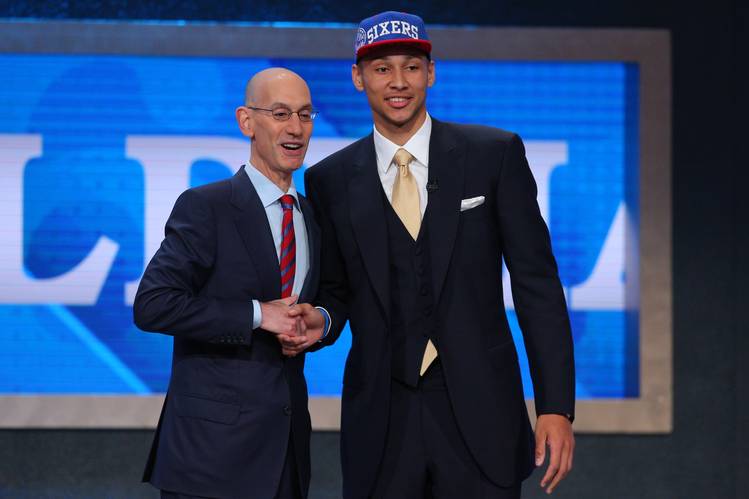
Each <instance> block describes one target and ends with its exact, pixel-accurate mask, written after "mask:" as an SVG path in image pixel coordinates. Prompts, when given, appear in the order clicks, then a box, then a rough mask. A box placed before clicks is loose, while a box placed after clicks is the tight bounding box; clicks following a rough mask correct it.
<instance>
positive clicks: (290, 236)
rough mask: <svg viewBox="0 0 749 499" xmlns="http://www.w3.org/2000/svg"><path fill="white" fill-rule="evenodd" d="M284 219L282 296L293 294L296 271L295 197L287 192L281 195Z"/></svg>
mask: <svg viewBox="0 0 749 499" xmlns="http://www.w3.org/2000/svg"><path fill="white" fill-rule="evenodd" d="M281 208H283V220H282V221H281V256H280V258H279V263H280V264H279V266H280V268H281V298H286V297H288V296H291V290H292V288H293V287H294V274H295V273H296V241H295V239H294V217H293V210H294V197H293V196H291V195H289V194H285V195H283V196H281Z"/></svg>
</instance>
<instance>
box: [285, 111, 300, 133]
mask: <svg viewBox="0 0 749 499" xmlns="http://www.w3.org/2000/svg"><path fill="white" fill-rule="evenodd" d="M286 133H288V134H289V135H293V136H295V137H298V136H299V135H302V133H304V128H303V124H302V120H300V119H299V115H298V114H297V113H294V114H292V115H291V118H289V119H288V121H287V122H286Z"/></svg>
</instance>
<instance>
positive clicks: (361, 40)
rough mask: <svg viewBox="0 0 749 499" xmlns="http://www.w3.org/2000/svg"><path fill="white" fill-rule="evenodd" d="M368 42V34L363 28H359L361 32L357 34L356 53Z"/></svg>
mask: <svg viewBox="0 0 749 499" xmlns="http://www.w3.org/2000/svg"><path fill="white" fill-rule="evenodd" d="M366 42H367V32H366V31H364V30H363V29H362V28H359V31H357V32H356V44H355V45H354V51H357V50H359V47H361V46H362V45H364V44H365V43H366Z"/></svg>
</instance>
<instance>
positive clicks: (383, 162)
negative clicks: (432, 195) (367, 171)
mask: <svg viewBox="0 0 749 499" xmlns="http://www.w3.org/2000/svg"><path fill="white" fill-rule="evenodd" d="M431 135H432V118H431V117H430V116H429V113H427V117H426V120H424V124H423V125H421V128H419V130H418V131H417V132H416V133H415V134H414V135H413V137H411V138H410V139H408V142H406V143H405V144H403V145H402V146H399V145H398V144H395V143H394V142H392V141H390V139H387V138H385V136H384V135H382V134H381V133H380V132H378V131H377V127H376V126H375V127H374V146H375V154H376V155H377V173H378V174H379V175H380V182H382V188H383V189H384V191H385V195H386V196H387V198H388V201H391V202H392V200H393V184H394V183H395V178H396V177H397V176H398V166H397V165H396V164H395V162H394V161H393V157H394V156H395V152H396V151H397V150H398V149H400V148H401V147H402V148H403V149H405V150H406V151H408V152H409V153H411V156H413V157H414V159H413V160H412V161H411V164H410V165H409V170H410V171H411V175H413V176H414V180H416V185H417V186H418V188H419V208H420V209H421V217H422V218H423V217H424V212H425V211H426V209H427V180H428V179H429V170H428V167H429V138H430V137H431Z"/></svg>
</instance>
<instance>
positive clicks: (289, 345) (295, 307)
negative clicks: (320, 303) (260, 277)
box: [260, 295, 325, 357]
mask: <svg viewBox="0 0 749 499" xmlns="http://www.w3.org/2000/svg"><path fill="white" fill-rule="evenodd" d="M297 298H298V297H297V296H296V295H292V296H289V297H288V298H281V299H280V300H274V301H271V302H265V303H261V304H260V308H261V310H262V315H263V317H262V320H261V322H260V327H261V328H262V329H264V330H266V331H268V332H271V333H274V334H275V335H276V338H278V341H279V343H280V344H281V353H283V354H284V355H286V356H288V357H294V356H295V355H297V354H300V353H302V352H303V351H304V350H306V349H307V348H309V347H310V346H312V345H314V344H315V343H317V342H318V341H319V340H320V338H322V335H323V329H324V328H325V319H324V317H323V315H322V313H321V312H320V311H319V310H318V309H316V308H315V307H313V306H312V305H310V304H309V303H297V302H296V301H297Z"/></svg>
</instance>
